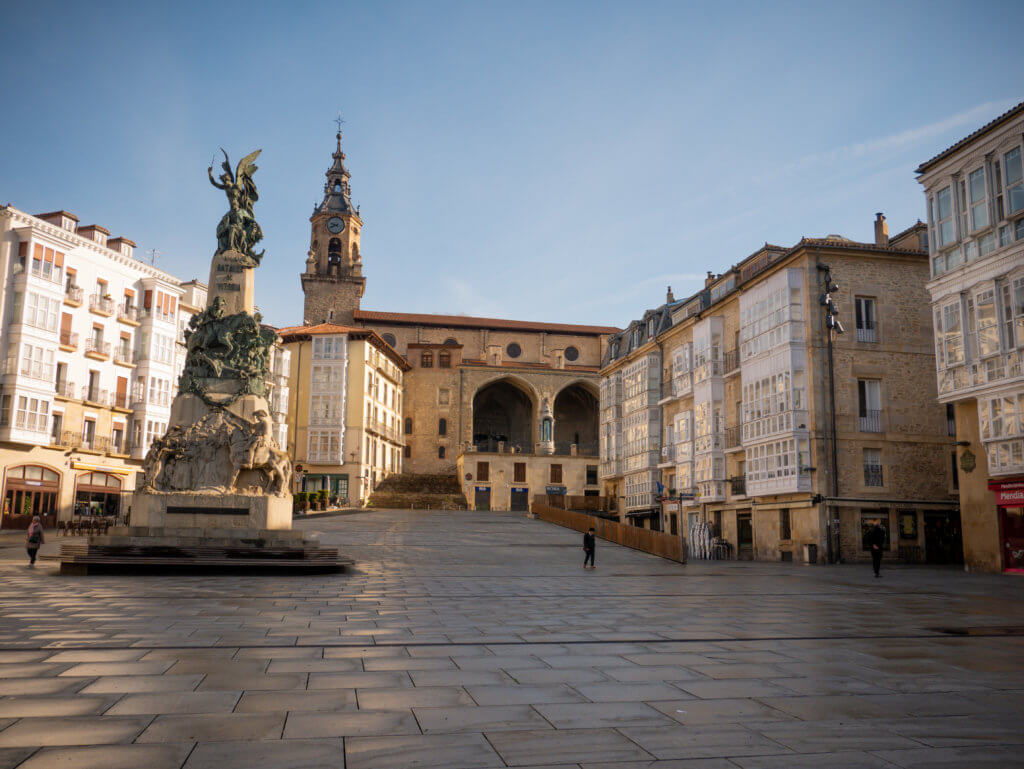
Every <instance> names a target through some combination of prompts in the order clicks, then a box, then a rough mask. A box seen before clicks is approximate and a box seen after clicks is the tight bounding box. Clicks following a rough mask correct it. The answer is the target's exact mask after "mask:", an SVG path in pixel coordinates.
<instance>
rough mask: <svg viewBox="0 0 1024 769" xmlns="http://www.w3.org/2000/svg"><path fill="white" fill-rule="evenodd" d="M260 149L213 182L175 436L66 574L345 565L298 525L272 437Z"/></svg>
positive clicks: (72, 552) (160, 445)
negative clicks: (213, 232) (209, 251)
mask: <svg viewBox="0 0 1024 769" xmlns="http://www.w3.org/2000/svg"><path fill="white" fill-rule="evenodd" d="M259 154H260V150H256V151H255V152H253V153H251V154H249V155H246V156H245V157H244V158H242V160H241V161H239V163H238V165H237V167H236V168H235V169H234V170H232V167H231V163H230V161H229V159H228V156H227V153H226V152H225V153H224V163H223V164H222V168H223V173H222V174H220V177H219V180H218V179H214V177H213V167H212V166H211V167H210V168H209V169H208V170H207V174H208V175H209V177H210V183H211V184H213V186H214V187H217V188H218V189H221V190H224V192H225V194H226V195H227V199H228V211H227V213H225V214H224V216H223V217H222V218H221V220H220V223H219V224H218V225H217V251H216V253H215V254H214V255H213V259H212V262H211V265H210V284H209V293H208V301H207V306H206V309H205V310H203V312H201V313H199V314H198V315H195V316H193V318H192V319H191V321H190V322H189V328H188V330H187V331H186V332H185V343H186V349H187V353H186V358H185V367H184V370H183V371H182V374H181V378H180V379H179V381H178V394H177V395H176V396H175V398H174V402H173V404H172V405H171V417H170V421H169V422H168V429H167V432H166V433H165V434H164V435H163V436H162V437H160V438H157V439H156V440H154V441H153V443H152V445H151V446H150V449H149V451H148V453H147V454H146V457H145V460H144V462H143V472H144V474H145V481H144V483H143V485H142V486H141V488H139V489H137V490H136V492H135V495H134V497H133V500H132V509H131V520H130V522H129V523H130V526H128V527H125V528H118V529H113V530H112V531H111V532H110V533H109V534H107V535H103V536H94V537H91V538H90V540H89V544H88V545H86V546H81V545H78V546H74V545H65V546H64V547H63V548H62V549H61V554H60V556H58V558H59V560H60V561H61V570H62V573H66V572H75V573H82V571H88V570H89V568H90V567H99V566H125V565H127V566H141V565H156V566H178V565H196V566H215V565H216V566H236V567H237V566H246V565H251V566H272V565H279V566H287V567H303V566H305V567H310V568H323V567H325V566H326V567H333V568H340V567H341V566H343V565H344V564H345V563H346V561H344V560H342V559H339V558H338V554H337V550H335V549H331V548H320V547H318V546H317V545H316V544H315V543H313V542H310V541H307V540H305V539H303V537H302V534H301V532H294V531H291V525H292V495H291V479H292V464H291V459H290V458H289V457H288V455H287V453H285V452H284V451H283V450H282V449H281V447H279V446H278V445H277V443H276V441H275V440H274V437H273V423H272V422H271V419H270V407H269V406H268V404H267V401H266V397H265V395H266V383H267V377H268V364H269V359H270V348H271V346H272V345H273V344H274V341H275V339H276V334H275V333H274V331H273V330H271V329H268V328H265V327H264V326H263V325H262V324H261V323H260V321H261V318H260V315H259V313H258V312H256V311H255V305H254V303H253V300H254V296H255V291H254V288H255V270H256V268H257V267H258V266H259V264H260V261H261V260H262V258H263V252H262V251H260V252H259V253H257V252H256V251H255V246H256V244H257V243H259V241H260V240H262V239H263V232H262V230H261V229H260V226H259V224H258V223H257V222H256V218H255V216H254V214H253V205H254V203H255V202H256V201H257V200H258V199H259V196H258V194H257V192H256V185H255V183H254V182H253V178H252V177H253V174H254V173H255V172H256V165H255V160H256V158H257V157H258V156H259Z"/></svg>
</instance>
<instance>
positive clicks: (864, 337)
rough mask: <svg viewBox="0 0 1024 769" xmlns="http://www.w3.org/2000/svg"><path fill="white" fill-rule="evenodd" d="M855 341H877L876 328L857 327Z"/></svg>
mask: <svg viewBox="0 0 1024 769" xmlns="http://www.w3.org/2000/svg"><path fill="white" fill-rule="evenodd" d="M857 341H858V342H877V341H878V329H877V328H875V327H874V326H872V327H871V328H858V329H857Z"/></svg>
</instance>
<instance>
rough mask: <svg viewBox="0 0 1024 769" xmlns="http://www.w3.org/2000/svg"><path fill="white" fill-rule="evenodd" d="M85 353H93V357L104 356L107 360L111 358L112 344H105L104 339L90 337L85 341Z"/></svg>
mask: <svg viewBox="0 0 1024 769" xmlns="http://www.w3.org/2000/svg"><path fill="white" fill-rule="evenodd" d="M85 352H86V354H88V353H92V354H93V355H102V356H103V357H105V358H109V357H110V342H104V341H103V340H102V339H96V338H94V337H89V338H88V339H86V340H85Z"/></svg>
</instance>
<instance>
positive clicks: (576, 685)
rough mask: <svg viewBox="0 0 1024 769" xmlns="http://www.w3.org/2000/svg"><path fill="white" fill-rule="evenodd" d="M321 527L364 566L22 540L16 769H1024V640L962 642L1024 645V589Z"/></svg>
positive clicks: (1, 554)
mask: <svg viewBox="0 0 1024 769" xmlns="http://www.w3.org/2000/svg"><path fill="white" fill-rule="evenodd" d="M300 526H301V527H303V528H306V529H309V530H314V529H315V530H320V531H322V532H323V535H322V539H323V540H324V541H325V542H326V543H330V544H337V545H339V546H340V547H342V548H343V549H344V550H345V551H346V552H347V553H349V554H351V555H353V556H354V557H355V558H356V559H357V560H358V562H359V568H358V570H357V571H356V572H355V573H353V574H348V575H330V576H315V577H291V578H288V577H253V578H241V577H185V578H180V577H88V578H60V577H57V576H56V575H55V574H54V573H53V567H52V566H48V567H45V568H43V569H36V570H35V571H30V570H28V569H27V568H26V567H25V566H24V565H23V563H22V560H21V559H22V557H23V555H22V551H21V550H20V547H18V546H17V543H16V541H15V544H11V540H5V541H2V542H0V612H2V615H0V769H5V768H7V767H15V766H21V767H25V768H26V769H49V768H50V767H62V768H63V769H83V768H86V767H102V768H103V769H136V768H137V767H143V768H145V769H166V768H170V767H173V768H175V769H176V768H177V767H185V769H250V767H254V766H258V767H261V769H277V768H279V767H289V768H291V769H298V768H302V769H318V768H320V767H323V768H327V767H331V768H332V769H334V768H337V767H343V766H347V767H349V769H398V768H400V767H436V768H437V769H483V768H484V767H503V766H513V767H541V766H544V767H549V768H552V767H584V769H596V768H597V767H603V769H613V768H626V767H629V768H636V769H639V768H640V767H662V768H663V769H681V768H682V767H694V768H697V767H699V768H700V769H719V768H720V767H722V768H724V767H729V768H730V769H735V768H736V767H745V768H746V769H754V768H755V767H757V768H762V769H767V768H769V767H786V768H789V767H892V766H898V767H940V766H941V767H979V766H999V767H1010V766H1024V729H1021V718H1022V715H1024V664H1022V654H1024V638H1018V637H1014V636H1011V635H999V634H998V633H997V632H996V631H995V630H990V632H988V633H986V634H982V635H970V636H953V635H949V634H946V633H943V632H941V631H940V630H938V629H937V628H944V627H945V628H956V629H964V628H985V627H988V628H999V627H1003V628H1005V627H1007V626H1017V627H1021V628H1024V582H1021V581H1020V580H1019V579H1015V578H1011V577H1001V576H987V575H965V574H963V573H960V572H956V571H950V570H939V569H927V568H902V569H898V568H893V569H889V570H887V571H886V572H885V575H884V578H883V579H881V580H875V579H873V578H871V574H870V568H869V567H864V566H856V567H855V566H844V567H833V568H825V567H800V566H794V565H791V564H741V563H729V562H724V563H723V562H720V563H711V564H706V563H704V564H691V565H688V566H680V565H678V564H672V563H669V562H667V561H662V560H660V559H658V558H654V557H652V556H647V555H644V554H642V553H637V552H634V551H630V550H627V549H624V548H619V547H615V546H613V545H609V544H607V543H600V544H599V548H598V553H597V562H598V570H597V571H595V572H589V571H588V572H584V571H583V570H582V569H581V568H580V562H581V560H582V552H581V550H580V549H579V535H577V534H576V533H574V532H570V531H566V530H564V529H560V528H557V527H555V526H552V525H549V524H545V523H541V522H538V521H529V520H526V519H524V518H522V517H518V516H511V515H505V514H498V513H425V512H412V513H410V512H379V513H367V514H363V515H356V516H347V517H340V518H331V519H320V520H313V521H304V522H303V523H301V524H300ZM58 542H59V540H58ZM55 545H56V543H53V542H52V541H51V543H50V544H48V546H47V547H48V548H49V549H52V548H54V547H55Z"/></svg>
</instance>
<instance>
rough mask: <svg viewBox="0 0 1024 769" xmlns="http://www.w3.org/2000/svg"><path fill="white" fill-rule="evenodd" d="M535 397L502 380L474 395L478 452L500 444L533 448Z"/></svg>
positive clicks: (486, 386) (529, 449)
mask: <svg viewBox="0 0 1024 769" xmlns="http://www.w3.org/2000/svg"><path fill="white" fill-rule="evenodd" d="M533 422H534V399H533V397H532V393H528V392H527V391H526V390H525V388H524V387H522V386H520V385H519V384H517V383H515V382H513V381H512V380H509V379H501V380H498V381H497V382H491V383H490V384H488V385H484V386H483V387H481V388H480V389H479V390H478V391H477V393H476V395H474V396H473V443H474V445H475V446H476V449H477V451H497V450H498V443H499V442H504V443H505V444H506V446H508V447H519V448H520V449H521V450H522V451H533Z"/></svg>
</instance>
